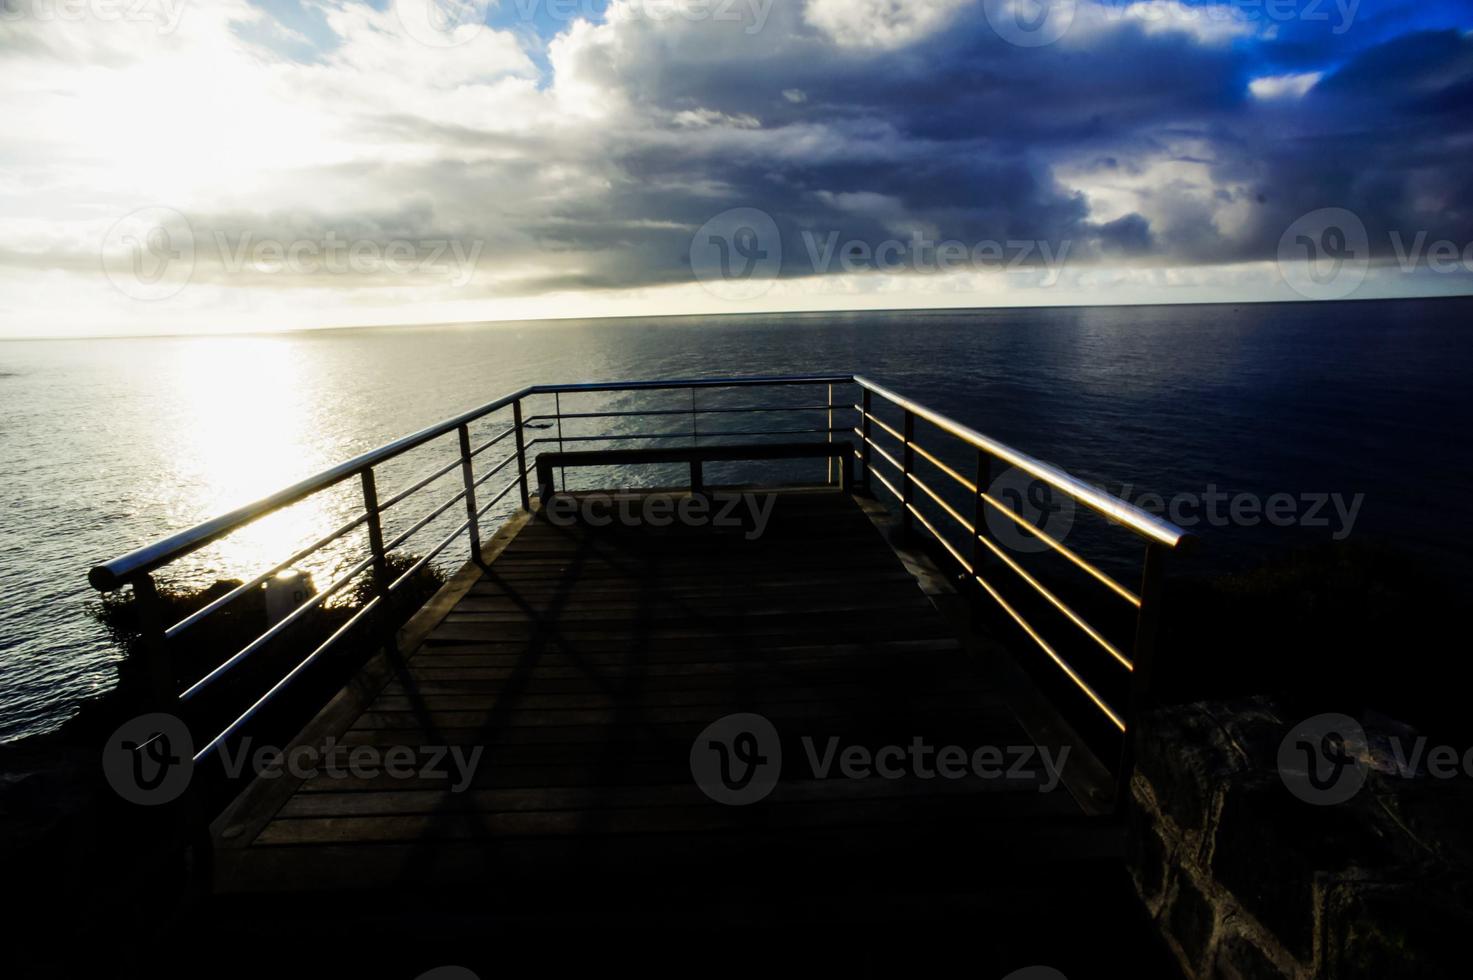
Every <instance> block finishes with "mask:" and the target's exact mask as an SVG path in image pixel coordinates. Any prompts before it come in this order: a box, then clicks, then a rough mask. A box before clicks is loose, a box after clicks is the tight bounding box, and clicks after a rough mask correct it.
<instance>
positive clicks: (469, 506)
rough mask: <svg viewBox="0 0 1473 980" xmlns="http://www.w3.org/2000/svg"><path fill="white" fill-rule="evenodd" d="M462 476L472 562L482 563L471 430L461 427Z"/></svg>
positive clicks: (466, 426)
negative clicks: (468, 519)
mask: <svg viewBox="0 0 1473 980" xmlns="http://www.w3.org/2000/svg"><path fill="white" fill-rule="evenodd" d="M460 474H461V476H462V477H463V478H464V480H465V513H466V516H467V517H468V518H470V527H469V528H467V529H466V530H468V531H469V532H470V536H471V561H473V562H477V563H479V562H480V561H481V519H480V517H479V516H477V514H476V467H475V464H474V462H473V461H472V459H471V430H470V427H469V426H468V425H462V426H461V427H460Z"/></svg>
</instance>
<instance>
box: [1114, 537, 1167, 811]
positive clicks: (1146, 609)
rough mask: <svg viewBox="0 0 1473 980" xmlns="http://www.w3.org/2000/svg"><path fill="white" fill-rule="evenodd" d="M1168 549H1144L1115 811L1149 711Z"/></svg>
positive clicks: (1126, 795)
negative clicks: (1139, 600) (1143, 566)
mask: <svg viewBox="0 0 1473 980" xmlns="http://www.w3.org/2000/svg"><path fill="white" fill-rule="evenodd" d="M1168 550H1169V549H1167V547H1166V546H1165V545H1163V544H1160V543H1158V542H1155V541H1152V542H1151V543H1150V544H1148V545H1146V563H1145V569H1144V571H1143V572H1142V573H1141V608H1140V612H1139V613H1138V614H1137V616H1136V622H1135V643H1134V646H1133V648H1132V650H1131V663H1132V664H1133V665H1134V669H1132V671H1131V674H1130V708H1129V710H1128V712H1127V713H1126V716H1125V721H1126V726H1127V727H1126V730H1125V737H1124V739H1123V740H1122V741H1123V743H1124V744H1123V745H1122V746H1121V751H1120V771H1119V773H1118V774H1117V776H1116V787H1115V807H1116V809H1117V810H1118V809H1119V808H1120V807H1122V806H1124V805H1125V802H1126V801H1127V800H1128V799H1129V798H1130V779H1131V775H1132V774H1133V773H1134V771H1135V756H1136V748H1137V746H1136V740H1137V739H1138V738H1139V737H1140V720H1141V716H1142V715H1144V714H1145V713H1146V712H1147V711H1148V710H1150V708H1151V698H1152V691H1151V682H1152V679H1153V677H1152V675H1153V673H1154V670H1155V665H1156V641H1157V634H1158V633H1159V632H1160V629H1161V605H1162V599H1163V598H1164V593H1165V587H1166V555H1167V552H1168Z"/></svg>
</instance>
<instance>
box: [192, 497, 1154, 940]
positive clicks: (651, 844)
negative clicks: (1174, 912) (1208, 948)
mask: <svg viewBox="0 0 1473 980" xmlns="http://www.w3.org/2000/svg"><path fill="white" fill-rule="evenodd" d="M716 493H718V494H719V493H720V491H716ZM752 493H753V496H751V497H748V498H744V499H743V500H742V501H741V503H739V504H738V505H737V507H736V508H735V509H734V511H733V513H734V514H741V515H743V522H742V523H741V524H740V525H739V526H728V527H713V526H711V525H710V523H706V524H705V525H704V526H696V527H693V526H686V525H684V524H682V523H681V522H679V521H676V522H674V523H673V524H671V525H670V526H666V527H660V528H656V527H652V526H650V525H649V524H648V523H642V524H641V526H638V527H631V526H627V525H625V524H623V523H621V522H620V521H617V520H616V521H614V522H613V523H612V524H611V525H609V526H602V527H600V526H593V525H591V524H590V522H589V520H587V519H584V517H579V518H577V519H574V520H571V521H554V520H552V519H550V517H549V514H556V513H558V511H559V510H563V511H571V510H575V509H577V508H575V507H573V505H571V504H569V503H568V502H567V500H568V498H554V503H553V504H552V505H551V509H550V508H548V507H544V508H539V509H537V510H536V511H534V512H533V513H531V514H527V515H524V516H522V517H521V518H518V519H517V520H516V521H514V522H513V523H512V524H511V525H509V526H508V527H506V528H504V529H503V530H502V532H500V533H499V534H498V535H497V537H496V538H495V539H494V540H493V541H492V542H491V543H490V544H489V545H488V546H487V548H486V549H485V554H484V558H485V561H484V562H483V564H482V566H476V565H468V566H467V567H466V568H465V569H464V570H463V571H462V572H461V573H460V574H459V575H458V576H457V577H456V578H455V579H454V580H453V581H452V582H451V583H449V584H448V585H447V586H446V587H445V589H444V590H443V591H442V593H441V594H440V595H439V596H438V597H437V598H436V599H435V600H434V601H433V602H432V603H431V604H430V605H429V606H428V607H427V608H426V609H425V610H424V611H422V612H421V614H420V615H419V616H417V617H416V619H415V620H414V621H412V622H411V623H410V624H409V626H408V627H406V629H405V631H404V632H403V633H402V634H401V643H400V646H401V650H402V654H400V655H397V656H394V657H390V656H388V655H383V656H381V657H379V658H378V659H376V660H375V661H374V662H373V663H372V664H370V666H369V667H368V668H367V669H366V670H365V671H364V672H363V674H362V675H360V676H359V677H358V678H357V679H356V680H355V681H354V683H353V684H352V685H350V687H349V688H348V689H347V690H345V691H343V692H342V693H341V694H340V695H339V696H338V698H337V699H336V700H334V701H333V702H332V703H331V704H330V705H329V706H328V707H327V708H325V709H324V710H323V711H322V713H321V714H320V715H319V716H318V717H317V719H316V720H314V721H313V722H312V724H311V725H309V726H308V728H307V730H306V731H304V732H303V734H302V736H301V737H300V738H299V739H298V742H297V743H296V744H297V745H298V746H305V745H314V746H321V747H328V746H330V748H328V749H327V751H328V752H329V754H330V755H331V756H332V757H333V758H334V759H335V760H336V762H337V764H338V765H340V766H342V768H343V770H344V771H343V772H340V773H338V774H337V775H334V774H330V773H327V772H322V771H319V772H318V773H317V774H316V775H313V776H311V777H310V778H306V779H293V778H290V777H283V778H279V779H275V780H261V779H258V780H257V781H256V782H255V783H254V784H252V786H251V787H250V788H249V789H248V790H247V791H246V793H244V794H243V795H242V797H241V798H240V799H239V800H237V802H236V803H235V804H234V805H233V806H232V807H231V808H230V809H228V810H227V811H226V812H225V813H224V814H223V815H222V816H221V817H220V819H219V820H218V821H217V822H216V824H215V826H214V829H213V833H214V836H215V839H216V841H215V842H216V862H217V866H216V875H215V890H216V894H217V896H219V897H221V900H222V901H226V902H229V901H231V900H232V899H230V898H229V896H231V895H235V896H238V898H236V899H234V900H235V901H243V900H245V899H247V898H249V896H251V895H259V894H261V893H275V897H274V898H273V899H272V901H273V903H275V902H276V901H278V900H283V899H284V900H287V901H290V900H291V896H290V895H289V894H287V893H291V892H297V893H307V892H318V893H320V892H325V891H332V892H339V893H343V892H347V893H354V894H360V895H361V894H364V893H365V890H366V891H367V892H368V893H374V892H376V893H379V894H384V895H388V894H390V893H391V892H392V893H394V894H402V893H403V890H404V889H411V890H417V892H418V893H419V894H422V895H429V896H433V898H432V901H434V902H436V903H438V904H437V905H436V908H438V909H439V911H438V912H437V913H436V914H435V916H433V918H436V919H437V921H438V922H439V926H440V927H441V928H450V927H448V926H446V925H445V923H446V922H447V921H450V920H451V919H453V917H454V916H456V915H472V916H473V917H474V915H477V914H483V913H472V912H469V911H468V909H469V908H475V909H482V910H483V912H484V911H485V910H490V911H492V912H494V913H496V914H497V915H500V916H505V915H507V914H510V915H512V916H514V918H515V919H518V920H521V919H527V918H529V917H530V918H531V919H534V920H535V919H538V918H539V917H541V916H543V915H544V913H539V912H535V911H531V910H533V909H546V910H547V912H546V913H545V917H546V918H547V920H548V921H559V920H561V921H566V920H568V919H570V918H571V919H572V920H574V921H578V920H579V919H580V917H582V921H597V922H599V923H601V924H604V925H614V924H616V923H618V922H620V921H622V920H623V919H624V918H625V917H628V919H629V920H630V921H639V922H642V923H644V924H645V926H648V925H649V923H650V922H652V921H658V922H662V923H666V924H669V923H671V922H680V921H685V922H686V926H685V927H686V928H690V927H695V925H697V924H699V923H702V922H710V921H714V919H711V918H709V917H711V916H715V917H716V918H719V919H720V920H721V921H722V922H723V923H724V924H726V925H727V926H733V925H736V924H737V923H740V922H742V921H748V920H750V921H753V922H754V923H765V924H766V925H767V926H772V925H774V924H775V923H785V924H787V925H789V926H791V925H792V923H794V922H801V921H805V920H806V919H807V918H809V917H811V916H813V915H815V914H818V913H815V909H818V908H822V909H823V910H824V912H823V913H821V914H820V918H824V919H831V918H834V917H837V918H839V919H842V921H844V922H847V923H855V922H862V921H865V920H866V918H869V917H873V916H881V917H883V916H885V915H888V914H890V913H889V912H887V911H885V910H887V909H888V910H891V911H894V910H896V909H910V910H911V911H912V912H916V913H919V914H923V915H925V916H928V917H929V916H935V915H939V914H942V910H950V911H949V913H948V914H954V915H957V916H960V917H962V918H965V919H968V920H972V921H976V917H977V916H990V917H991V918H992V920H993V922H994V926H995V928H993V929H992V930H991V935H992V938H991V939H990V940H988V941H989V942H992V943H994V944H998V943H1006V942H1008V941H1010V939H1011V940H1016V939H1017V937H1018V935H1019V933H1018V931H1017V930H1018V925H1017V923H1018V922H1019V921H1020V920H1022V919H1030V921H1033V922H1034V923H1035V924H1037V923H1038V922H1039V921H1041V920H1039V919H1038V918H1037V917H1038V916H1053V917H1056V916H1061V915H1067V916H1071V917H1076V921H1078V919H1077V917H1078V916H1081V915H1095V916H1098V915H1099V913H1100V909H1099V907H1098V906H1099V904H1101V903H1103V904H1105V905H1107V906H1113V910H1114V911H1113V912H1110V913H1109V914H1114V915H1124V916H1126V918H1129V917H1130V913H1126V912H1123V911H1121V909H1122V908H1123V906H1122V905H1121V904H1120V903H1121V900H1122V899H1124V897H1125V896H1126V895H1127V894H1128V884H1127V883H1126V880H1125V878H1124V874H1123V870H1122V867H1121V864H1120V862H1119V850H1120V848H1119V842H1120V840H1121V833H1120V829H1119V826H1118V824H1117V823H1116V822H1114V821H1113V820H1109V819H1107V818H1105V817H1102V816H1101V815H1099V814H1098V813H1095V812H1094V809H1095V808H1093V807H1092V806H1091V805H1090V804H1089V802H1088V801H1089V800H1090V798H1091V796H1090V793H1091V792H1092V791H1093V790H1094V789H1096V788H1097V787H1096V786H1095V784H1097V783H1099V782H1100V781H1102V780H1105V781H1107V777H1105V776H1104V775H1103V770H1102V769H1101V768H1100V767H1099V766H1098V763H1096V762H1094V760H1093V759H1091V758H1090V757H1088V755H1087V753H1086V752H1085V750H1084V749H1083V748H1082V747H1081V746H1078V745H1067V743H1066V742H1064V741H1060V742H1055V743H1052V744H1049V743H1047V742H1046V740H1045V739H1044V738H1036V737H1033V736H1031V735H1030V733H1029V730H1028V729H1027V728H1025V726H1024V724H1023V723H1022V722H1020V720H1019V718H1020V716H1021V717H1025V718H1031V719H1037V718H1038V717H1040V715H1039V710H1040V709H1039V705H1038V704H1036V703H1035V704H1031V705H1022V706H1019V705H1018V704H1017V698H1018V689H1017V688H1016V685H1014V687H1012V688H1008V686H1007V685H1006V684H1003V683H1002V682H1001V681H999V680H998V676H999V675H998V672H997V671H996V670H994V669H993V666H994V665H993V664H992V663H991V662H990V660H989V658H988V657H987V656H985V655H981V654H979V653H978V652H977V651H976V650H975V649H973V648H972V646H973V645H972V641H971V640H970V638H969V637H967V636H965V635H961V634H959V632H958V630H957V628H956V626H955V624H954V623H953V621H952V619H951V618H950V617H949V616H948V615H947V614H946V613H945V611H944V610H945V608H946V596H945V594H944V592H945V589H944V587H938V586H937V585H936V582H937V581H938V580H939V578H940V577H939V576H936V575H928V574H927V571H926V568H925V562H924V560H923V559H920V558H917V557H916V556H914V555H903V554H902V553H901V552H897V550H896V549H894V548H892V546H891V544H890V543H889V541H888V540H887V537H888V536H889V535H888V534H887V532H886V529H885V528H884V527H883V526H882V525H883V519H882V518H881V517H880V516H879V515H880V513H881V509H880V508H878V507H877V506H876V505H874V504H872V503H871V502H869V501H867V500H863V499H862V498H857V497H854V496H851V495H850V494H848V493H842V492H838V491H834V490H811V491H784V492H776V493H774V492H771V491H753V492H752ZM688 496H689V495H688V494H664V495H655V496H654V497H651V496H650V495H634V496H626V497H625V498H623V499H624V500H625V501H626V504H625V506H626V507H628V508H632V509H633V510H634V511H635V512H640V511H641V510H642V509H643V508H644V507H645V505H646V503H648V502H650V501H651V500H653V499H656V498H657V499H659V500H665V501H668V500H672V499H673V500H674V501H676V502H677V503H676V504H671V505H669V506H671V507H672V508H673V507H674V506H678V501H679V500H681V499H685V498H687V497H688ZM574 499H576V498H574ZM560 500H561V506H560V505H559V501H560ZM754 504H755V507H756V508H757V509H756V510H754V509H753V505H754ZM656 506H665V505H664V504H656ZM718 506H721V505H720V504H718ZM762 508H770V509H769V510H762ZM607 510H608V507H604V508H603V509H602V510H600V511H598V512H597V513H599V514H602V513H605V512H607ZM754 513H755V514H757V515H765V516H757V517H756V518H755V519H754V516H753V515H754ZM585 517H586V515H585ZM759 531H760V533H759ZM916 573H920V577H919V578H918V577H917V574H916ZM928 593H932V594H928ZM1005 691H1007V692H1008V693H1006V694H1005ZM1020 707H1021V710H1019V709H1020ZM735 713H753V714H757V715H760V716H761V717H762V718H764V719H766V720H767V722H769V723H770V726H771V730H772V732H774V733H775V734H773V735H770V736H769V735H764V732H763V730H762V729H761V728H760V726H758V727H757V728H755V729H753V728H751V726H747V728H748V729H749V730H751V731H752V733H753V734H754V736H755V739H754V740H744V739H743V738H742V737H741V736H740V735H736V733H735V730H734V729H733V730H728V731H725V732H717V733H715V735H714V736H712V735H710V734H708V735H707V737H703V738H701V739H700V740H699V742H698V740H697V737H698V736H699V735H701V734H702V733H703V731H704V730H706V729H707V727H708V726H710V725H712V724H713V723H715V722H717V721H718V720H719V719H722V718H724V717H726V716H729V715H732V714H735ZM1029 727H1032V728H1033V729H1034V731H1035V733H1036V732H1037V731H1038V730H1039V729H1040V727H1042V728H1043V730H1045V731H1048V732H1060V731H1066V730H1065V729H1063V728H1061V727H1059V726H1058V725H1056V724H1054V723H1053V722H1050V723H1049V724H1047V725H1043V726H1038V725H1035V724H1030V726H1029ZM733 736H735V737H733ZM712 737H716V738H717V739H718V740H721V739H722V738H724V739H725V741H724V742H723V746H724V747H723V748H720V749H718V748H715V747H714V746H712V745H711V738H712ZM1036 743H1037V744H1036ZM693 745H694V746H695V751H694V752H693ZM1066 745H1067V753H1066V752H1065V749H1066ZM365 746H366V747H371V748H372V749H373V750H375V752H374V753H372V754H370V753H369V752H368V750H365V749H363V748H362V747H365ZM917 746H919V747H921V748H922V749H923V750H924V751H922V752H920V754H919V757H918V756H917V752H916V747H917ZM887 747H889V748H887ZM948 747H951V748H948ZM442 748H449V749H455V750H459V751H460V752H461V753H462V755H461V758H462V759H468V758H469V757H470V753H473V752H477V751H479V755H478V756H477V757H476V758H475V764H474V765H473V766H470V767H466V768H467V769H468V770H469V771H468V772H467V773H466V774H465V775H464V776H462V773H461V771H460V767H459V766H457V764H456V763H455V762H454V757H453V756H449V755H446V756H445V757H443V758H441V759H440V764H441V769H442V770H445V771H446V772H447V774H446V775H435V774H433V773H426V772H420V771H415V772H414V773H412V774H407V773H400V774H398V775H395V774H390V773H388V772H383V771H379V772H375V773H372V774H367V775H352V774H351V773H349V772H347V770H348V767H349V763H350V761H351V756H352V753H353V752H355V751H358V752H360V754H361V757H362V758H365V759H372V758H380V759H382V760H384V761H386V762H387V761H388V760H389V758H390V756H388V755H387V753H390V752H398V753H400V755H401V756H402V757H403V758H405V759H410V758H412V759H414V760H417V764H419V765H422V764H423V763H424V762H425V761H426V760H428V759H430V758H432V757H436V756H438V755H439V753H440V752H441V750H442ZM1040 748H1042V749H1043V750H1044V751H1045V752H1047V759H1046V758H1045V756H1044V755H1043V754H1042V753H1041V752H1040V751H1039V750H1040ZM779 752H780V755H781V764H780V773H781V775H780V778H777V781H776V784H775V786H773V787H772V788H771V791H770V793H767V794H766V795H765V796H764V795H762V793H761V790H762V788H763V778H764V775H765V774H767V773H771V772H774V766H775V758H774V757H775V756H776V755H777V754H778V753H779ZM380 753H383V754H382V755H380ZM723 753H726V754H729V755H730V762H731V765H730V767H729V771H728V773H727V775H730V776H734V777H737V779H736V782H738V783H739V782H740V777H741V776H743V775H746V774H747V765H746V764H747V763H749V762H750V761H751V759H752V758H753V757H754V755H760V756H762V757H764V758H765V759H767V760H768V762H767V763H766V764H765V765H764V764H760V763H759V764H758V765H757V766H756V768H755V769H754V773H755V775H754V776H753V778H752V781H751V782H750V783H748V784H747V785H746V787H745V788H741V787H737V786H734V785H732V784H729V783H724V782H723V781H722V774H721V772H720V763H721V756H722V754H723ZM865 758H868V759H869V760H870V765H869V767H868V768H869V774H868V776H867V777H865V778H849V777H847V776H845V775H844V774H843V772H842V769H843V767H844V766H845V765H846V764H848V765H850V766H851V767H852V766H853V765H854V763H855V762H856V761H857V760H863V759H865ZM703 760H704V761H703ZM1061 760H1062V767H1063V768H1062V775H1063V779H1060V778H1059V773H1058V772H1057V771H1051V770H1050V767H1049V764H1050V761H1051V762H1052V764H1055V765H1056V764H1058V763H1059V762H1060V761H1061ZM979 765H980V771H979V768H978V767H979ZM693 766H694V769H695V771H697V772H699V773H700V774H701V775H700V778H699V784H698V779H697V778H696V777H695V776H693ZM825 766H827V768H825ZM774 775H775V773H774ZM825 776H826V777H827V778H824V777H825ZM462 784H463V785H462ZM708 790H709V791H711V793H714V794H715V795H717V796H723V795H730V796H734V797H736V798H739V799H749V798H752V801H751V802H747V803H746V805H729V804H727V803H723V802H717V800H715V799H713V798H711V796H710V795H708V792H707V791H708ZM754 797H760V798H754ZM1081 801H1083V802H1081ZM451 896H454V898H452V897H451ZM252 901H253V900H252ZM1126 901H1129V900H1128V899H1126ZM585 903H586V904H585ZM958 903H959V904H958ZM363 904H364V906H365V907H366V906H368V905H369V904H371V903H363ZM394 904H396V905H399V904H401V901H400V900H396V901H395V902H394ZM1087 906H1095V907H1094V908H1089V907H1087ZM580 909H581V910H582V911H581V912H580V911H579V910H580ZM713 909H719V910H720V911H713ZM840 909H844V910H847V911H838V910H840ZM452 910H453V911H452ZM364 914H365V916H368V917H366V918H363V919H362V920H360V921H362V922H365V923H367V922H371V921H373V920H372V918H371V915H372V914H373V913H370V912H365V913H364ZM447 917H449V918H447ZM686 917H694V918H686ZM499 921H502V922H503V923H504V922H505V921H506V920H505V919H504V918H502V919H500V920H499ZM1008 923H1012V924H1011V925H1009V924H1008ZM1141 929H1142V933H1141V934H1142V935H1144V931H1143V926H1142V927H1141ZM457 934H459V933H457ZM1038 959H1040V960H1044V958H1043V957H1039V958H1038ZM1045 961H1046V960H1045Z"/></svg>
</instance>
